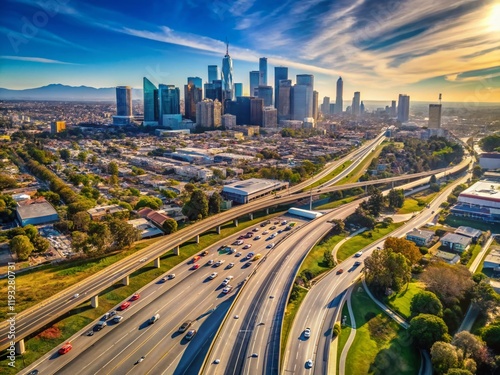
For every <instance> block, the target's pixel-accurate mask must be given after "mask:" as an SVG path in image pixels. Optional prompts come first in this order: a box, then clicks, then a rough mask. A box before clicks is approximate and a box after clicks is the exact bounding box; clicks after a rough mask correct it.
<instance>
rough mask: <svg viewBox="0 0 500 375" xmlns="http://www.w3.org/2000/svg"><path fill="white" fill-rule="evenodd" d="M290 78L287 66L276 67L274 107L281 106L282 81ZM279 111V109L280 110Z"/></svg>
mask: <svg viewBox="0 0 500 375" xmlns="http://www.w3.org/2000/svg"><path fill="white" fill-rule="evenodd" d="M287 79H288V68H287V67H285V66H276V67H274V108H276V109H278V108H279V107H280V104H279V103H280V81H281V80H287ZM278 112H279V110H278Z"/></svg>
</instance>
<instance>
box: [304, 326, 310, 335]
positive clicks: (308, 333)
mask: <svg viewBox="0 0 500 375" xmlns="http://www.w3.org/2000/svg"><path fill="white" fill-rule="evenodd" d="M304 337H306V338H309V337H311V328H309V327H307V328H306V329H305V330H304Z"/></svg>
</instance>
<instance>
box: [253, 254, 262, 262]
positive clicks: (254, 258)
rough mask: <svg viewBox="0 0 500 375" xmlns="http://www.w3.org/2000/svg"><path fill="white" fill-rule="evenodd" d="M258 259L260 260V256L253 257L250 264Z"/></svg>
mask: <svg viewBox="0 0 500 375" xmlns="http://www.w3.org/2000/svg"><path fill="white" fill-rule="evenodd" d="M260 258H262V254H257V255H256V256H254V257H253V259H252V262H254V261H256V260H259V259H260Z"/></svg>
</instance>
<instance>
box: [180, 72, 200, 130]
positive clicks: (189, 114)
mask: <svg viewBox="0 0 500 375" xmlns="http://www.w3.org/2000/svg"><path fill="white" fill-rule="evenodd" d="M199 83H200V84H201V79H200V82H199ZM202 99H203V97H202V89H201V88H199V87H197V86H196V84H195V83H194V82H193V80H191V81H190V80H189V78H188V84H187V85H184V116H185V117H186V118H188V119H190V120H191V121H196V108H197V106H196V103H198V102H201V101H202Z"/></svg>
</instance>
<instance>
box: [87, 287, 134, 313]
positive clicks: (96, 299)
mask: <svg viewBox="0 0 500 375" xmlns="http://www.w3.org/2000/svg"><path fill="white" fill-rule="evenodd" d="M127 285H128V284H127ZM90 305H91V306H92V307H93V308H94V309H95V308H96V307H99V295H98V294H96V295H95V296H92V298H90Z"/></svg>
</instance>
